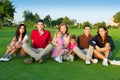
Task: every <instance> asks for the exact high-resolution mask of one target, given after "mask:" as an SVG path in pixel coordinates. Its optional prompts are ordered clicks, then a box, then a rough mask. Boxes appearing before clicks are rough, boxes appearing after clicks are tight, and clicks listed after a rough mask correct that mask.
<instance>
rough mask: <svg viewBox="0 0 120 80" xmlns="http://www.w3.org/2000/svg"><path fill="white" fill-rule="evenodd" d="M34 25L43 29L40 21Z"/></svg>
mask: <svg viewBox="0 0 120 80" xmlns="http://www.w3.org/2000/svg"><path fill="white" fill-rule="evenodd" d="M36 26H37V28H38V30H40V31H41V30H43V26H44V25H43V23H42V22H38V23H37V24H36Z"/></svg>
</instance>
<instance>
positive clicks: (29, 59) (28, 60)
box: [24, 58, 34, 64]
mask: <svg viewBox="0 0 120 80" xmlns="http://www.w3.org/2000/svg"><path fill="white" fill-rule="evenodd" d="M33 61H34V60H33V58H28V59H25V60H24V63H25V64H31V63H33Z"/></svg>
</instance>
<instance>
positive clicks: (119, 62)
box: [110, 60, 120, 65]
mask: <svg viewBox="0 0 120 80" xmlns="http://www.w3.org/2000/svg"><path fill="white" fill-rule="evenodd" d="M110 64H112V65H120V61H116V60H112V61H110Z"/></svg>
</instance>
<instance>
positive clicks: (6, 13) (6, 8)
mask: <svg viewBox="0 0 120 80" xmlns="http://www.w3.org/2000/svg"><path fill="white" fill-rule="evenodd" d="M15 12H16V11H15V6H14V5H13V4H12V2H10V1H9V0H1V1H0V28H2V25H3V23H4V18H6V19H9V20H14V13H15Z"/></svg>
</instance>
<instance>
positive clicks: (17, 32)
mask: <svg viewBox="0 0 120 80" xmlns="http://www.w3.org/2000/svg"><path fill="white" fill-rule="evenodd" d="M21 26H24V29H25V30H24V32H23V34H22V40H23V38H24V36H25V35H26V25H25V24H20V25H18V28H17V30H16V33H15V35H14V36H15V39H16V40H17V41H18V39H19V37H20V32H19V29H20V28H21Z"/></svg>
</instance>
